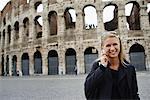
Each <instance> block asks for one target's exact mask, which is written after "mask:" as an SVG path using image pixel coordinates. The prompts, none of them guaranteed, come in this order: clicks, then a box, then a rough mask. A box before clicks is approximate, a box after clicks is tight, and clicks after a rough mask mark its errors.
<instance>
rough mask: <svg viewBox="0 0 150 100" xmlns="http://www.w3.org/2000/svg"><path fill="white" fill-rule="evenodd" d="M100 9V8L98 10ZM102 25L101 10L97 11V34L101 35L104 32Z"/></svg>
mask: <svg viewBox="0 0 150 100" xmlns="http://www.w3.org/2000/svg"><path fill="white" fill-rule="evenodd" d="M99 9H100V8H99ZM104 31H105V29H104V23H103V10H98V11H97V34H98V35H99V34H101V32H104Z"/></svg>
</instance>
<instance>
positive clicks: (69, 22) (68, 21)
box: [64, 8, 76, 29]
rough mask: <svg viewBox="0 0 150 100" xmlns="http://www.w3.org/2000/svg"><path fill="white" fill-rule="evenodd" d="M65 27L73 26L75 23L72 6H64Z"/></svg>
mask: <svg viewBox="0 0 150 100" xmlns="http://www.w3.org/2000/svg"><path fill="white" fill-rule="evenodd" d="M64 18H65V25H66V29H69V28H75V23H76V11H75V10H74V8H66V10H65V12H64Z"/></svg>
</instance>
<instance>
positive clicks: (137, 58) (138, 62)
mask: <svg viewBox="0 0 150 100" xmlns="http://www.w3.org/2000/svg"><path fill="white" fill-rule="evenodd" d="M129 58H130V61H131V64H132V65H134V67H135V68H136V70H146V63H145V62H146V61H145V49H144V47H143V46H142V45H140V44H138V43H135V44H133V45H132V46H131V47H130V49H129Z"/></svg>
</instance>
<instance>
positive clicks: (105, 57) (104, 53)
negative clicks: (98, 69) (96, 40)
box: [100, 50, 108, 67]
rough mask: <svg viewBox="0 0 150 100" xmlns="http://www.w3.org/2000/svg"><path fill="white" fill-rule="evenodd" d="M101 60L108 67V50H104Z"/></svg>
mask: <svg viewBox="0 0 150 100" xmlns="http://www.w3.org/2000/svg"><path fill="white" fill-rule="evenodd" d="M100 61H101V64H102V65H103V66H104V67H107V65H108V56H107V52H106V51H105V50H102V52H101V57H100Z"/></svg>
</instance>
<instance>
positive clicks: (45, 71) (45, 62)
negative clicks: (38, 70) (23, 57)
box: [42, 49, 48, 75]
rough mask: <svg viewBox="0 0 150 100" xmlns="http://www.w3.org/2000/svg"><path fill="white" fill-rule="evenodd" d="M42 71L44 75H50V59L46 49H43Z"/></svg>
mask: <svg viewBox="0 0 150 100" xmlns="http://www.w3.org/2000/svg"><path fill="white" fill-rule="evenodd" d="M42 71H43V75H48V59H47V51H46V49H45V50H44V49H43V50H42Z"/></svg>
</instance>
